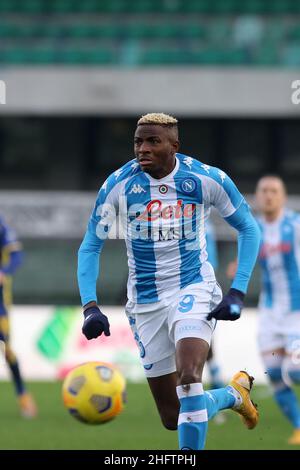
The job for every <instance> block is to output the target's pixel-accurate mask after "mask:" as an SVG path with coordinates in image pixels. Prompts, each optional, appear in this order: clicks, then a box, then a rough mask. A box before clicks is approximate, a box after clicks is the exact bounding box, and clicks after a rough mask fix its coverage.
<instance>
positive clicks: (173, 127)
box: [78, 113, 260, 450]
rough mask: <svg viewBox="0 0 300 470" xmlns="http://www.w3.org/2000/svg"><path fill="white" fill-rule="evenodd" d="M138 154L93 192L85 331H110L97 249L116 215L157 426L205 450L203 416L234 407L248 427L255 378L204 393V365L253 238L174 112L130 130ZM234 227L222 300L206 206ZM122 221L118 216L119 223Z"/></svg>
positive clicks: (247, 269) (232, 305)
mask: <svg viewBox="0 0 300 470" xmlns="http://www.w3.org/2000/svg"><path fill="white" fill-rule="evenodd" d="M134 149H135V156H136V158H134V159H132V160H130V161H129V162H128V163H126V164H125V165H124V166H122V167H121V168H120V169H119V170H117V171H115V172H114V173H113V174H111V175H110V176H109V178H108V179H107V180H106V181H105V183H104V184H103V186H102V188H101V189H100V191H99V194H98V198H97V200H96V204H95V207H94V210H93V213H92V215H91V218H90V221H89V224H88V228H87V232H86V234H85V237H84V240H83V242H82V244H81V247H80V249H79V256H78V282H79V289H80V294H81V300H82V305H83V309H84V317H85V319H84V323H83V328H82V330H83V333H84V335H85V336H86V337H87V338H88V339H92V338H96V337H98V336H99V335H101V334H102V333H103V332H104V334H105V335H106V336H109V335H110V331H109V322H108V319H107V317H106V316H105V315H104V314H103V313H102V312H101V310H100V309H99V307H98V306H97V296H96V281H97V277H98V271H99V255H100V252H101V249H102V246H103V243H104V240H105V238H106V237H107V234H108V231H109V229H110V227H111V224H112V221H113V220H114V218H115V214H116V213H118V212H119V213H120V218H121V219H122V220H123V225H124V226H125V238H126V245H127V254H128V265H129V278H128V285H127V286H128V302H127V304H126V314H127V316H128V320H129V324H130V326H131V328H132V331H133V334H134V338H135V340H136V342H137V345H138V347H139V349H140V356H141V361H142V364H143V366H144V369H145V374H146V376H147V379H148V383H149V386H150V389H151V392H152V394H153V397H154V400H155V402H156V405H157V408H158V411H159V413H160V416H161V420H162V423H163V425H164V426H165V427H166V428H167V429H170V430H176V429H177V430H178V438H179V448H180V449H182V450H184V449H186V450H188V449H193V450H197V449H203V448H204V446H205V440H206V433H207V425H208V420H209V419H211V418H212V417H214V416H215V415H216V413H217V412H218V411H219V410H222V409H226V408H232V409H233V410H235V411H236V412H237V413H239V414H240V415H241V417H242V418H243V421H244V423H245V424H246V426H247V427H248V428H249V429H251V428H254V427H255V425H256V424H257V421H258V412H257V409H256V407H255V406H254V404H253V403H252V401H251V400H250V390H251V387H252V382H253V378H252V377H250V376H249V375H248V374H247V373H246V372H243V371H242V372H238V373H236V374H235V375H234V377H233V379H232V380H231V382H230V384H229V385H228V386H227V387H224V388H220V389H217V390H210V391H209V392H204V390H203V386H202V370H203V367H204V364H205V361H206V359H207V354H208V351H209V345H210V341H211V337H212V333H213V330H214V328H215V326H216V323H217V320H237V319H238V318H239V317H240V315H241V310H242V307H243V299H244V296H245V292H246V290H247V285H248V281H249V278H250V276H251V272H252V269H253V266H254V264H255V261H256V257H257V252H258V248H259V242H260V232H259V228H258V226H257V223H256V222H255V220H254V218H253V217H252V215H251V212H250V210H249V207H248V205H247V204H246V202H245V200H244V198H243V196H242V195H241V194H240V193H239V191H238V189H237V188H236V186H235V185H234V183H233V182H232V181H231V179H230V178H229V177H228V176H227V175H226V174H225V173H224V172H223V171H221V170H219V169H217V168H213V167H210V166H209V165H205V164H202V163H201V162H199V161H198V160H195V159H193V158H191V157H189V156H186V155H183V154H180V153H178V150H179V141H178V127H177V120H176V119H175V118H173V117H171V116H168V115H166V114H163V113H152V114H147V115H145V116H143V117H142V118H141V119H140V120H139V121H138V123H137V128H136V131H135V135H134ZM212 205H213V206H215V207H216V208H217V209H218V211H219V212H220V214H221V216H222V217H224V218H225V220H226V221H227V222H228V223H229V224H230V225H232V226H233V227H235V228H236V229H237V230H238V232H239V242H238V244H239V251H238V253H239V257H238V259H239V261H238V269H237V272H236V276H235V279H234V281H233V283H232V287H231V289H230V290H229V292H228V294H227V295H225V296H224V298H223V300H222V293H221V289H220V288H219V286H218V284H217V283H216V280H215V275H214V271H213V268H212V266H211V264H210V263H209V262H208V261H207V252H206V243H205V225H206V220H207V218H208V215H209V209H210V206H212ZM124 220H125V223H124Z"/></svg>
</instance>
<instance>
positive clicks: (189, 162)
mask: <svg viewBox="0 0 300 470" xmlns="http://www.w3.org/2000/svg"><path fill="white" fill-rule="evenodd" d="M193 161H194V160H193V158H192V157H185V158H184V159H183V163H185V164H186V166H188V167H189V169H190V170H191V169H192V164H193Z"/></svg>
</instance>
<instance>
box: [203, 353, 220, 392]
mask: <svg viewBox="0 0 300 470" xmlns="http://www.w3.org/2000/svg"><path fill="white" fill-rule="evenodd" d="M206 362H207V366H208V370H209V375H210V379H211V380H210V386H211V388H213V389H214V388H222V387H224V382H223V380H222V376H221V369H220V366H219V364H218V363H217V361H216V359H215V355H214V350H213V345H212V344H211V345H210V348H209V351H208V356H207V361H206Z"/></svg>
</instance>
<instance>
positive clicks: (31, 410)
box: [0, 218, 37, 418]
mask: <svg viewBox="0 0 300 470" xmlns="http://www.w3.org/2000/svg"><path fill="white" fill-rule="evenodd" d="M21 263H22V247H21V244H20V242H19V241H18V240H17V238H16V235H15V233H14V231H13V230H12V229H11V228H10V227H8V226H7V225H6V224H5V223H4V221H3V220H2V219H1V218H0V342H2V343H3V344H4V348H3V349H4V354H5V359H6V362H7V365H8V367H9V369H10V372H11V376H12V380H13V382H14V386H15V390H16V394H17V397H18V402H19V407H20V412H21V415H22V416H24V417H26V418H33V417H35V416H36V413H37V408H36V405H35V403H34V400H33V398H32V396H31V395H30V394H29V393H28V392H27V391H26V387H25V384H24V381H23V379H22V376H21V372H20V368H19V364H18V361H17V358H16V356H15V354H14V352H13V350H12V348H11V344H10V331H9V318H8V309H9V307H10V305H11V301H12V296H11V287H12V286H11V277H12V275H13V274H14V273H15V271H16V270H17V268H18V267H19V266H20V264H21Z"/></svg>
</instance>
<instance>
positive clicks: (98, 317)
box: [82, 306, 110, 339]
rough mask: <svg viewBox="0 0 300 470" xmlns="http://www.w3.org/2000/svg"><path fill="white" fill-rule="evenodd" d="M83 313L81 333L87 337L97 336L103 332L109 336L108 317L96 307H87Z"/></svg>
mask: <svg viewBox="0 0 300 470" xmlns="http://www.w3.org/2000/svg"><path fill="white" fill-rule="evenodd" d="M83 315H84V322H83V326H82V333H83V334H84V336H85V337H86V338H87V339H92V338H98V336H100V335H102V333H103V332H104V334H105V336H110V331H109V323H108V319H107V317H106V316H105V315H104V314H103V313H102V312H101V310H100V309H99V308H98V307H96V306H94V307H89V308H87V309H86V310H85V311H84V312H83Z"/></svg>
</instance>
